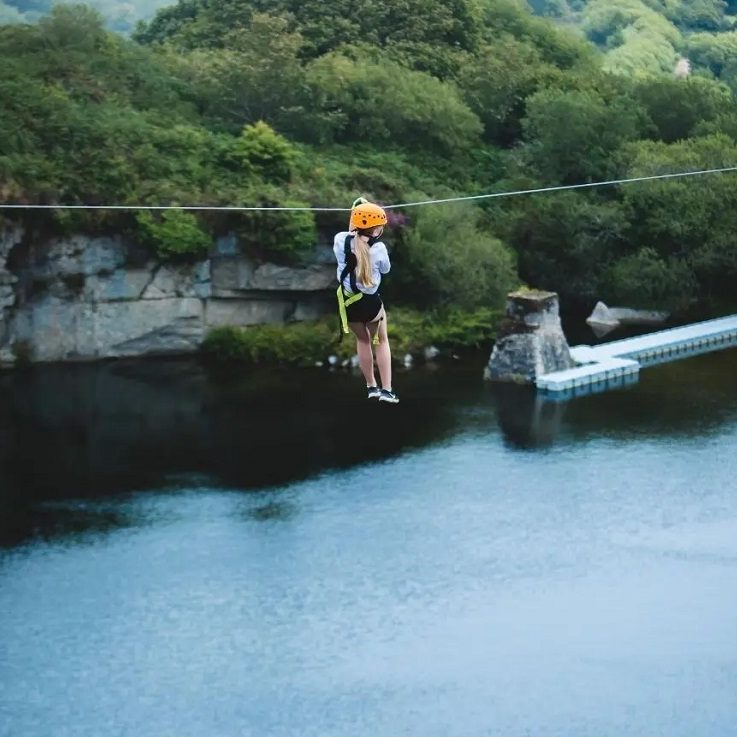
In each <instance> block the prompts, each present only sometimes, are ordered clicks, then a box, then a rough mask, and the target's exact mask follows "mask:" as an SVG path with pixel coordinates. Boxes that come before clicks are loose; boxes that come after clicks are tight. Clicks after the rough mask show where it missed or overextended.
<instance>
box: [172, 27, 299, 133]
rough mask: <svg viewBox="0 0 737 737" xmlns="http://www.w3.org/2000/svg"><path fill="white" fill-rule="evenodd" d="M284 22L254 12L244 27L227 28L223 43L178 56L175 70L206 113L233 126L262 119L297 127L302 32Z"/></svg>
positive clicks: (281, 126) (230, 127) (283, 125)
mask: <svg viewBox="0 0 737 737" xmlns="http://www.w3.org/2000/svg"><path fill="white" fill-rule="evenodd" d="M287 28H288V21H287V19H285V18H282V17H275V16H270V15H266V14H263V13H254V14H253V15H252V16H251V18H250V19H249V22H248V25H247V26H239V27H236V28H235V29H232V30H230V31H228V32H227V33H226V34H225V35H224V37H223V38H222V39H221V40H222V43H223V44H224V46H225V48H222V49H209V48H200V49H195V50H193V51H190V52H187V53H185V54H183V55H182V56H181V57H178V73H179V74H180V75H181V78H182V79H183V80H184V82H185V83H186V84H188V85H191V87H192V89H193V90H194V92H195V95H196V97H197V100H198V101H199V104H200V105H201V106H202V108H203V111H204V112H205V114H206V115H208V116H209V117H211V118H213V119H216V120H218V121H223V122H225V123H226V124H227V125H228V127H229V129H231V130H233V131H235V130H238V129H240V128H241V127H242V126H243V125H244V124H246V123H255V122H256V121H258V120H265V121H268V122H269V123H271V124H272V125H274V126H277V127H279V128H280V129H282V130H289V129H290V127H294V126H296V127H299V118H300V115H301V113H302V108H301V103H302V102H303V101H304V96H305V91H306V88H305V85H306V80H305V73H304V69H303V67H302V64H301V62H300V60H299V54H300V50H301V48H302V37H301V36H300V35H299V34H298V33H289V32H288V31H287Z"/></svg>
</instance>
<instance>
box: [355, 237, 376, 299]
mask: <svg viewBox="0 0 737 737" xmlns="http://www.w3.org/2000/svg"><path fill="white" fill-rule="evenodd" d="M353 244H354V249H353V250H354V253H355V254H356V263H357V265H356V276H357V277H358V279H359V280H360V281H361V282H362V283H363V284H364V286H367V287H373V286H374V274H373V269H372V268H371V251H370V250H369V249H370V247H369V244H368V241H367V240H366V239H365V238H362V237H361V236H360V235H358V233H356V235H355V237H354V239H353Z"/></svg>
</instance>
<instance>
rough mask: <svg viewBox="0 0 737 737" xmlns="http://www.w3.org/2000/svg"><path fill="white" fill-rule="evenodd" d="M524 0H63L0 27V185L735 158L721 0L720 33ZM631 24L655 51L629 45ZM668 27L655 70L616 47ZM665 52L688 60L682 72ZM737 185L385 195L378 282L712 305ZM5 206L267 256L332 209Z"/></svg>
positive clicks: (57, 221)
mask: <svg viewBox="0 0 737 737" xmlns="http://www.w3.org/2000/svg"><path fill="white" fill-rule="evenodd" d="M6 5H7V2H6ZM534 5H535V9H536V10H537V11H538V13H540V14H547V15H551V16H555V18H554V19H553V18H544V17H540V16H539V15H538V16H535V15H534V14H532V13H531V12H530V10H529V8H528V7H527V6H525V5H523V4H522V3H518V2H515V0H452V1H451V2H439V0H424V1H421V0H402V2H397V1H396V0H376V2H373V3H372V4H371V5H370V6H369V7H368V8H367V10H366V12H362V13H360V14H356V12H355V10H354V8H353V7H352V6H351V5H349V4H348V3H345V2H343V0H332V1H331V2H324V0H323V1H321V2H316V1H315V2H313V1H312V0H306V1H304V2H296V0H207V1H206V0H183V1H182V2H179V3H178V4H176V5H172V6H168V7H165V8H163V9H161V10H159V11H158V12H157V13H156V14H155V16H154V17H153V18H152V19H151V21H150V22H148V23H145V24H141V25H139V26H138V28H137V30H136V31H135V33H133V35H132V37H131V38H127V37H125V36H123V35H120V34H117V33H113V32H110V31H109V30H107V28H106V26H105V19H104V18H103V16H102V15H101V14H100V13H98V12H97V11H95V10H93V9H91V8H89V7H86V6H79V5H76V6H66V5H60V6H55V7H54V8H53V9H52V11H51V12H50V13H49V14H47V15H43V16H42V17H40V18H39V19H38V21H37V22H34V23H32V24H24V23H7V24H6V25H3V26H0V57H1V58H2V64H3V69H4V71H5V73H4V75H3V77H2V79H0V87H2V90H1V92H0V111H1V114H0V191H1V192H2V194H1V195H0V196H1V198H2V200H3V201H5V202H29V203H69V204H74V203H85V204H106V203H120V204H126V203H128V204H139V203H143V204H152V205H153V204H180V205H181V204H204V205H208V204H209V205H258V204H263V205H302V206H317V207H321V206H333V207H347V206H348V205H349V204H350V202H351V201H352V200H353V199H354V198H355V196H357V194H364V195H366V196H369V197H371V198H374V199H376V200H377V201H380V202H382V203H385V204H390V203H401V202H412V201H417V200H424V199H431V198H445V197H453V196H461V195H467V194H477V193H483V192H495V191H499V192H501V191H505V190H519V189H526V188H535V187H541V186H546V185H558V184H577V183H585V182H596V181H602V180H606V179H619V178H626V177H631V176H640V175H645V176H647V175H653V174H661V173H668V172H674V171H684V170H696V169H705V168H712V167H725V166H733V165H737V123H735V121H737V115H736V113H737V109H736V107H737V106H736V104H735V97H734V93H733V90H732V88H731V84H730V82H731V74H732V69H733V64H734V61H733V59H732V56H731V52H730V49H731V48H732V47H731V46H730V43H731V41H730V40H729V39H731V38H732V33H733V32H732V31H730V30H728V28H729V27H731V26H730V21H729V18H730V16H729V13H730V12H731V10H730V7H729V6H728V4H727V3H709V2H707V1H706V0H705V2H704V7H705V8H706V7H707V6H708V7H713V8H716V9H719V10H720V13H719V20H720V23H719V24H718V28H709V27H708V26H707V25H704V24H705V23H707V21H706V20H705V18H706V17H707V16H708V13H706V10H704V14H701V15H700V14H696V15H694V14H693V13H691V15H687V14H684V13H685V10H684V6H685V5H687V4H686V3H680V2H676V1H675V0H673V2H663V3H659V2H655V0H653V1H652V2H649V3H648V4H645V3H641V2H639V0H627V2H626V3H624V2H621V3H616V4H614V5H612V4H611V3H606V4H605V3H600V2H598V1H597V0H593V1H592V2H590V3H581V2H580V3H574V2H570V3H564V2H561V3H558V4H557V7H559V10H560V12H558V11H555V12H554V11H553V9H552V5H553V4H552V3H535V4H534ZM688 5H689V6H690V8H691V11H693V9H694V4H693V3H688ZM656 6H657V8H656ZM661 6H662V7H661ZM722 6H723V7H722ZM612 7H619V8H620V10H621V12H618V13H611V12H609V11H607V8H612ZM691 11H689V12H691ZM649 13H655V14H656V15H657V17H658V18H659V19H661V20H660V21H658V24H656V23H655V22H654V16H652V15H649ZM638 19H639V20H638ZM651 21H652V22H651ZM700 24H701V25H700ZM582 29H583V30H582ZM632 29H634V30H632ZM638 29H639V30H638ZM699 29H702V30H699ZM645 30H647V34H645ZM584 31H585V34H586V35H584ZM717 31H718V32H717ZM639 33H642V34H645V35H647V43H645V39H644V38H643V39H641V40H640V41H638V42H637V44H635V45H636V47H637V48H634V47H632V48H629V49H628V48H627V45H628V44H630V43H635V40H633V39H635V36H637V35H638V34H639ZM648 34H650V35H648ZM587 36H588V38H587ZM656 36H657V39H656V38H655V37H656ZM662 39H669V41H668V43H670V44H671V46H672V49H673V54H672V55H671V56H668V57H667V58H668V61H667V63H666V55H665V54H663V57H662V60H660V61H658V62H657V63H655V62H653V64H652V65H641V64H640V63H639V62H637V63H634V66H632V63H630V61H627V63H626V64H625V63H624V61H626V60H631V59H636V58H638V56H637V54H638V53H640V52H639V51H637V49H640V50H641V51H642V53H643V54H645V56H646V57H647V58H648V59H652V58H656V59H660V57H657V55H656V57H652V54H651V49H650V48H649V46H648V44H650V43H652V44H655V46H658V44H660V43H661V40H662ZM643 44H644V46H643ZM655 46H653V48H655ZM645 47H647V53H646V51H645ZM662 48H665V47H664V46H662ZM689 49H690V50H691V51H689ZM695 49H699V50H700V51H699V53H700V56H699V55H697V54H696V52H695V51H694V50H695ZM735 51H736V52H737V44H736V45H735ZM668 53H670V52H668ZM679 55H686V56H688V57H689V58H691V59H692V61H693V67H692V69H691V73H690V74H688V75H686V76H684V77H680V78H679V77H677V76H674V75H673V73H672V72H673V65H674V63H675V61H676V60H677V58H678V56H679ZM617 58H619V59H620V60H622V63H619V62H617V61H616V60H617ZM643 58H644V57H643ZM735 60H737V56H735ZM671 62H673V64H671ZM628 65H629V66H628ZM734 68H735V69H737V67H734ZM736 199H737V177H735V175H734V174H724V175H709V176H706V177H701V178H698V179H695V178H688V179H680V180H663V181H656V182H646V183H642V184H633V185H622V186H617V187H614V186H611V187H602V188H596V189H589V190H575V191H568V192H561V193H550V194H542V195H533V196H522V197H515V198H503V199H492V200H481V201H480V204H477V205H468V204H466V205H463V206H461V205H435V206H424V207H418V208H406V209H404V210H401V209H400V210H396V211H392V225H393V228H392V235H391V242H392V244H393V246H394V256H393V258H394V260H395V263H396V265H397V268H396V270H395V273H394V275H393V278H392V280H390V281H391V284H390V285H388V288H389V289H391V290H393V292H394V295H393V297H394V299H395V300H396V301H398V302H406V303H407V304H412V305H414V306H418V307H422V308H426V307H432V306H443V305H445V306H448V305H454V306H463V307H464V308H468V309H472V308H474V307H477V306H484V305H486V306H499V305H500V304H501V299H502V295H503V294H504V293H505V291H506V290H507V289H508V288H510V287H511V286H515V285H516V284H517V283H519V281H520V280H521V281H524V282H527V283H529V284H532V285H534V286H537V287H542V288H550V289H554V290H556V291H558V292H559V293H560V294H561V295H562V297H563V299H564V300H567V301H568V302H570V303H576V304H580V305H582V306H587V305H590V304H591V303H592V302H593V301H594V300H596V299H605V300H607V301H610V302H615V303H627V305H628V306H633V307H638V306H643V307H648V306H656V307H660V308H669V309H677V310H688V309H691V308H694V307H698V308H699V309H705V310H707V311H712V312H714V311H719V310H723V309H725V308H726V306H727V305H731V306H734V302H735V297H734V289H733V288H732V284H733V282H734V279H735V277H737V243H735V240H734V237H733V235H732V233H733V232H734V227H733V225H734V223H733V222H732V221H733V218H734V216H733V214H732V213H733V212H734V209H733V207H732V206H731V205H732V203H733V201H734V200H736ZM5 217H9V215H7V214H6V215H5ZM19 217H25V218H26V219H27V220H28V222H29V225H30V226H32V227H34V228H44V229H51V230H59V231H67V232H69V231H74V230H87V231H95V232H99V231H115V232H126V233H129V234H131V235H132V236H133V237H135V238H137V239H139V240H140V241H141V242H144V243H147V244H149V246H150V247H151V248H152V249H154V250H155V251H156V252H157V253H158V254H159V255H160V256H162V257H164V258H175V259H181V258H187V257H191V256H196V255H197V254H199V253H202V252H203V251H204V250H206V249H207V248H208V247H209V244H210V243H211V242H212V238H213V237H214V236H217V235H219V234H223V233H226V232H235V233H236V234H237V235H238V236H239V242H240V243H241V244H242V247H243V248H244V249H245V250H246V251H247V252H249V253H252V254H254V255H255V256H257V257H265V258H266V257H268V258H270V259H275V260H281V261H283V262H285V263H298V262H300V260H303V259H306V258H308V257H309V255H310V254H311V252H312V249H313V247H314V243H315V241H316V240H318V239H320V238H324V237H326V234H329V233H330V232H333V231H335V230H337V229H341V228H342V227H343V226H344V223H343V220H344V219H345V218H344V217H342V216H340V214H338V216H336V214H335V213H312V212H299V213H283V212H278V213H273V212H272V213H254V212H250V213H235V212H228V213H214V212H211V213H204V212H202V213H197V214H190V213H183V212H181V211H172V212H170V213H169V214H167V215H164V216H160V215H157V214H155V213H152V214H148V213H145V214H139V215H134V214H131V213H125V212H117V213H113V212H105V211H95V212H93V213H86V214H84V213H78V212H75V213H72V214H70V213H69V212H62V211H55V212H54V213H53V214H47V215H43V216H41V215H39V214H38V213H36V214H34V215H33V216H32V217H31V216H29V215H28V214H26V215H20V216H19Z"/></svg>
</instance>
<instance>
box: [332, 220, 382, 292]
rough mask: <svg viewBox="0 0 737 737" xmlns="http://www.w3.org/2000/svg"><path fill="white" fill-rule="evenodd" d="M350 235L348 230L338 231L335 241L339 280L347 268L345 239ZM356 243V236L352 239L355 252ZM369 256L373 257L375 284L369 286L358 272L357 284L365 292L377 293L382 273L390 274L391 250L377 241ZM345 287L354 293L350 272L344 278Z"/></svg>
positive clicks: (352, 248)
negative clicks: (359, 276)
mask: <svg viewBox="0 0 737 737" xmlns="http://www.w3.org/2000/svg"><path fill="white" fill-rule="evenodd" d="M349 235H350V233H349V232H348V231H343V232H341V233H337V234H336V236H335V240H334V241H333V253H335V258H336V259H337V261H338V269H337V273H336V279H338V280H340V275H341V274H342V273H343V269H345V239H346V237H347V236H349ZM355 243H356V239H355V236H354V238H353V241H351V251H352V252H353V253H355V248H354V246H355ZM369 256H370V258H371V276H372V280H373V282H374V286H373V287H367V286H366V285H365V284H364V283H363V282H362V281H361V280H360V279H359V278H358V274H356V286H357V287H358V289H359V290H360V291H361V292H364V293H365V294H376V292H377V291H378V289H379V284H381V275H382V274H388V273H389V271H390V269H391V267H392V265H391V261H389V252H388V251H387V250H386V246H385V245H384V243H383V242H382V241H377V242H376V243H374V245H373V246H371V248H370V250H369ZM343 288H344V289H345V291H346V292H347V293H348V294H353V290H352V289H351V279H350V274H349V275H348V276H346V278H345V279H344V280H343Z"/></svg>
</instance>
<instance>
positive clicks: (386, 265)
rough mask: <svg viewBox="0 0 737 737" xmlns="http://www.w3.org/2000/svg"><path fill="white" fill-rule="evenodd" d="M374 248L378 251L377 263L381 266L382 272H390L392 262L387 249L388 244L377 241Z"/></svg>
mask: <svg viewBox="0 0 737 737" xmlns="http://www.w3.org/2000/svg"><path fill="white" fill-rule="evenodd" d="M374 248H375V249H376V251H377V254H376V255H377V256H378V258H377V259H376V263H377V265H378V267H379V271H380V272H381V273H382V274H388V273H389V272H390V271H391V268H392V262H391V261H390V260H389V251H387V250H386V246H385V245H384V244H383V243H377V244H376V245H375V246H374Z"/></svg>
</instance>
